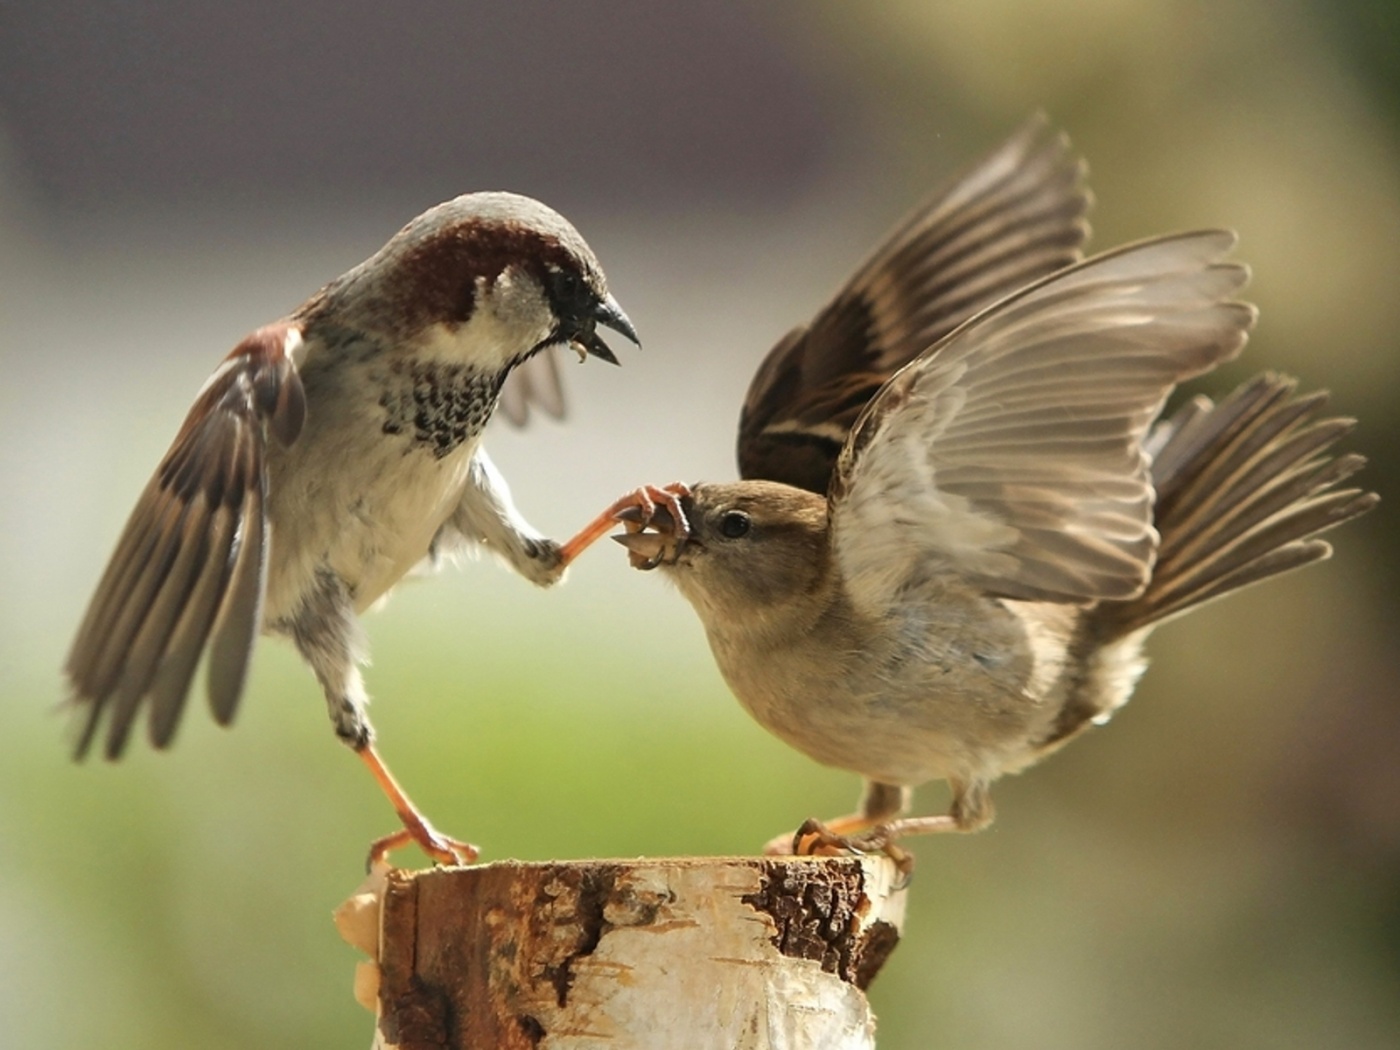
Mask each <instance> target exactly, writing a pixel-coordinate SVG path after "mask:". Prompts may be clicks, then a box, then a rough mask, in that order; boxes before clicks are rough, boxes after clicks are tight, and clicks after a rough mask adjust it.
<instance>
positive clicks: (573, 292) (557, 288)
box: [553, 270, 583, 304]
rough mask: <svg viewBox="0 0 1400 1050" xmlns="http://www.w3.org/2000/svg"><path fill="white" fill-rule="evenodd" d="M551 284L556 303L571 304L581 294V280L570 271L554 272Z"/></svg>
mask: <svg viewBox="0 0 1400 1050" xmlns="http://www.w3.org/2000/svg"><path fill="white" fill-rule="evenodd" d="M553 283H554V300H555V302H557V303H560V304H572V303H574V302H576V301H577V300H578V299H579V298H580V296H581V295H582V294H583V279H582V278H581V277H579V275H578V274H576V273H574V272H573V271H572V270H555V271H554V281H553Z"/></svg>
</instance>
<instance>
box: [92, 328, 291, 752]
mask: <svg viewBox="0 0 1400 1050" xmlns="http://www.w3.org/2000/svg"><path fill="white" fill-rule="evenodd" d="M299 343H300V333H299V331H298V330H297V329H296V328H295V327H293V326H290V325H286V324H281V325H271V326H269V327H267V328H262V329H259V330H258V331H257V332H255V333H253V334H252V335H250V336H249V337H248V338H247V339H245V340H244V341H243V342H242V343H240V344H239V345H238V346H237V347H236V348H235V349H234V350H233V352H232V353H231V354H229V356H228V358H227V359H225V361H224V363H223V365H222V366H221V367H220V369H219V370H218V371H217V372H215V373H214V375H213V377H212V378H211V379H210V380H209V382H208V383H206V384H205V386H204V389H203V390H202V391H200V394H199V397H198V398H197V399H196V400H195V403H194V407H193V408H191V409H190V413H189V415H188V416H187V417H186V418H185V422H184V425H183V426H182V427H181V428H180V433H179V434H178V435H177V436H176V438H175V442H174V444H172V445H171V447H170V451H168V452H167V453H166V454H165V458H164V459H163V460H162V461H161V464H160V467H159V468H158V469H157V470H156V474H155V476H154V477H153V478H151V480H150V482H149V483H148V484H147V486H146V489H145V491H144V492H143V493H142V494H141V498H140V500H139V501H138V502H137V504H136V509H135V510H133V511H132V514H131V517H130V519H129V520H128V521H127V523H126V528H125V530H124V531H123V532H122V535H121V539H120V540H118V541H117V549H116V551H115V552H114V553H113V554H112V559H111V561H110V562H109V563H108V565H107V570H106V572H105V573H104V574H103V576H102V581H101V582H100V583H99V584H98V585H97V592H96V594H94V595H93V598H92V602H91V603H90V604H89V606H88V610H87V614H86V615H85V616H84V617H83V622H82V626H81V627H79V628H78V636H77V638H76V639H75V640H74V642H73V648H72V650H71V652H70V653H69V655H68V662H67V664H66V665H65V670H66V672H67V675H68V679H69V681H70V683H71V685H72V703H73V704H74V706H75V707H76V708H77V716H78V721H79V722H80V726H79V733H78V740H77V744H76V748H75V752H76V755H77V757H79V758H82V757H83V756H84V755H85V754H86V753H87V751H88V748H89V747H90V746H91V744H92V741H93V740H94V738H95V737H96V735H97V733H98V731H99V729H100V728H101V723H102V720H103V719H104V717H105V719H106V722H107V727H106V735H105V744H104V748H103V750H104V752H105V754H106V755H107V757H108V758H116V757H118V756H119V755H120V754H121V752H122V749H123V748H124V747H125V745H126V741H127V737H128V735H129V734H130V731H131V726H132V724H133V722H134V721H135V718H136V715H137V713H138V712H139V710H140V708H141V705H142V703H143V701H144V702H145V703H146V704H147V706H148V708H149V710H150V736H151V741H152V743H153V744H155V746H156V747H164V746H165V745H166V744H168V743H169V742H170V738H171V736H172V735H173V733H174V731H175V725H176V722H177V721H178V720H179V717H180V712H181V710H182V709H183V708H184V705H185V697H186V695H187V694H188V692H189V687H190V681H191V679H192V678H193V676H194V671H195V665H196V664H198V662H199V658H200V656H201V654H203V653H204V652H206V651H207V652H208V653H209V700H210V704H211V705H212V707H213V710H214V716H215V718H216V719H218V721H219V722H221V723H227V722H228V721H229V720H230V719H231V718H232V717H233V713H234V710H235V708H236V707H237V704H238V698H239V695H240V693H241V692H242V689H243V681H244V677H245V675H246V672H247V668H248V659H249V656H250V654H251V650H252V644H253V638H254V636H255V635H256V633H257V630H258V626H259V619H260V615H261V607H262V597H263V592H264V574H265V569H266V564H267V544H268V526H267V509H266V505H267V456H266V452H267V440H268V439H267V433H268V431H271V433H272V434H273V435H274V436H275V437H276V438H277V439H278V441H280V442H281V443H283V444H290V443H291V442H292V441H294V440H296V437H297V435H298V434H299V433H300V432H301V427H302V423H303V422H304V421H305V418H306V401H305V395H304V392H303V390H302V385H301V378H300V376H298V374H297V371H296V366H295V365H294V364H293V363H292V359H291V357H290V353H291V351H292V350H293V349H294V348H295V346H296V345H297V344H299Z"/></svg>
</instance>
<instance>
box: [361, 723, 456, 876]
mask: <svg viewBox="0 0 1400 1050" xmlns="http://www.w3.org/2000/svg"><path fill="white" fill-rule="evenodd" d="M355 753H356V754H358V755H359V756H360V760H361V761H362V762H364V764H365V765H366V766H368V767H369V771H370V773H371V774H373V776H374V779H375V781H376V782H377V783H378V784H379V787H380V788H381V789H382V790H383V792H384V794H385V795H387V796H388V797H389V801H390V802H391V803H392V804H393V806H394V812H396V813H397V814H398V815H399V819H400V820H401V821H403V829H402V830H401V831H396V832H394V833H393V834H390V835H385V836H384V837H383V838H379V839H375V840H374V841H373V842H372V843H370V847H369V863H370V865H371V866H373V865H374V862H375V861H378V860H383V859H384V857H385V855H387V854H388V852H389V851H390V850H394V849H398V848H399V847H400V846H406V845H408V844H409V843H410V842H416V843H417V844H418V846H419V848H420V849H422V851H423V852H424V853H426V854H427V855H428V856H429V857H431V858H432V859H433V861H434V862H436V863H438V864H447V865H454V864H470V863H471V862H472V861H474V860H476V858H477V857H478V856H480V854H481V851H480V850H479V849H477V848H476V847H475V846H473V845H472V844H471V843H470V842H462V841H461V840H459V839H454V838H448V837H447V836H446V835H444V834H442V833H441V832H440V831H438V830H437V829H436V828H434V827H433V826H432V825H431V824H429V823H428V819H427V818H426V817H424V816H423V814H422V813H421V812H420V811H419V809H418V807H417V806H415V805H414V804H413V800H412V799H410V798H409V797H408V795H407V794H406V793H405V792H404V790H403V788H402V787H400V786H399V782H398V781H397V780H395V779H394V774H393V773H391V772H389V767H388V766H387V765H385V764H384V760H383V759H382V758H380V757H379V752H378V751H376V750H375V748H374V745H373V744H372V743H371V744H365V746H364V747H361V748H358V749H356V752H355Z"/></svg>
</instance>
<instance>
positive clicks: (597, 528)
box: [559, 481, 690, 565]
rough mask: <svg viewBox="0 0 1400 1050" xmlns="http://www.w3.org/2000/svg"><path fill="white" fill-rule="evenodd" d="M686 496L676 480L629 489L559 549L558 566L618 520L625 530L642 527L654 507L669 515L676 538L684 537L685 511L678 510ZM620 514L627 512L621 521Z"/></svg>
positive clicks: (687, 529) (686, 527) (687, 491)
mask: <svg viewBox="0 0 1400 1050" xmlns="http://www.w3.org/2000/svg"><path fill="white" fill-rule="evenodd" d="M689 495H690V489H689V488H688V487H687V486H686V485H684V484H682V483H681V482H679V481H673V482H672V483H671V484H669V485H666V486H656V485H643V486H642V487H641V488H639V489H633V490H632V491H631V492H629V493H627V494H626V495H625V496H622V497H620V498H619V499H617V500H615V501H614V502H613V503H612V504H611V505H610V506H609V507H608V509H607V510H605V511H603V513H601V514H599V515H598V516H597V517H596V518H594V519H593V520H592V521H590V522H589V523H588V524H587V525H585V526H584V527H583V528H582V529H580V530H579V532H578V535H576V536H574V538H573V539H571V540H569V541H568V542H567V543H565V544H564V546H563V547H561V548H560V550H559V553H560V555H561V564H562V565H568V564H569V563H570V562H571V561H573V560H574V559H575V558H577V557H578V556H579V555H580V554H582V553H583V552H584V551H585V550H587V549H588V548H589V547H591V546H592V545H593V544H594V543H596V542H597V541H598V540H600V539H602V538H603V537H604V536H606V535H607V534H608V533H609V532H611V531H612V530H613V528H614V527H616V525H617V523H618V522H619V521H626V522H627V523H628V524H629V527H630V526H631V525H633V524H636V525H640V526H642V527H645V526H646V525H647V523H648V522H650V521H651V519H652V518H653V517H654V516H655V515H656V508H657V506H658V504H659V505H660V506H662V507H665V508H666V510H668V511H669V512H670V514H671V518H672V521H673V522H674V528H675V532H676V535H678V536H688V535H689V534H690V523H689V522H688V521H687V520H686V516H685V511H683V510H682V509H681V500H682V499H683V498H684V497H686V496H689ZM624 513H627V516H626V517H625V518H624V517H623V514H624Z"/></svg>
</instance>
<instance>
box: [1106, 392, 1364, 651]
mask: <svg viewBox="0 0 1400 1050" xmlns="http://www.w3.org/2000/svg"><path fill="white" fill-rule="evenodd" d="M1295 386H1296V383H1295V381H1294V380H1291V379H1287V378H1284V377H1281V376H1278V375H1273V374H1265V375H1262V376H1259V377H1258V378H1256V379H1254V380H1251V381H1250V382H1248V383H1246V384H1245V385H1244V386H1241V387H1240V388H1239V389H1237V390H1236V391H1235V392H1234V393H1233V394H1231V395H1230V396H1229V397H1227V398H1225V399H1224V400H1223V401H1221V402H1220V403H1219V404H1212V403H1211V402H1210V401H1209V400H1208V399H1206V398H1196V399H1195V400H1193V401H1191V402H1189V403H1188V404H1187V405H1185V406H1184V407H1183V408H1182V409H1181V410H1180V411H1178V412H1177V413H1176V414H1175V415H1173V416H1172V417H1171V418H1170V419H1169V420H1167V421H1165V422H1164V423H1162V424H1161V425H1160V426H1159V427H1158V428H1157V430H1156V431H1154V433H1153V435H1152V437H1151V439H1150V440H1149V442H1148V444H1147V447H1148V450H1149V451H1150V452H1151V453H1152V455H1153V466H1152V480H1153V487H1154V489H1155V490H1156V493H1157V506H1156V511H1155V514H1154V524H1155V525H1156V527H1157V530H1158V532H1159V534H1160V536H1161V542H1160V544H1159V547H1158V553H1157V561H1156V565H1155V566H1154V568H1153V573H1152V579H1151V582H1150V583H1149V584H1148V586H1147V589H1146V591H1144V592H1143V593H1142V594H1141V595H1140V596H1138V597H1136V598H1133V599H1130V600H1127V601H1121V602H1104V603H1101V604H1100V605H1099V606H1098V607H1097V608H1096V609H1095V611H1094V613H1093V614H1092V616H1093V618H1094V620H1095V621H1097V623H1096V625H1095V626H1096V627H1097V628H1098V630H1097V631H1096V633H1098V634H1099V636H1100V637H1104V636H1107V637H1122V636H1124V635H1127V634H1131V633H1133V632H1134V631H1138V630H1140V629H1142V628H1144V627H1148V626H1151V625H1154V624H1157V623H1161V622H1162V621H1164V620H1166V619H1169V618H1170V617H1173V616H1176V615H1178V614H1179V613H1182V612H1185V611H1186V610H1187V609H1190V608H1194V607H1195V606H1197V605H1201V604H1203V603H1204V602H1207V601H1210V600H1212V599H1214V598H1218V597H1220V596H1221V595H1223V594H1228V593H1230V592H1231V591H1236V590H1239V589H1240V588H1241V587H1245V586H1248V585H1249V584H1252V583H1257V582H1258V581H1260V580H1264V579H1268V578H1269V577H1271V576H1277V575H1278V574H1280V573H1283V572H1287V571H1289V570H1291V569H1296V568H1299V567H1300V566H1303V565H1307V564H1309V563H1311V562H1315V561H1320V560H1322V559H1324V558H1326V557H1328V556H1329V555H1331V553H1332V548H1331V546H1330V545H1328V544H1327V543H1326V542H1324V541H1323V540H1320V539H1317V538H1316V537H1317V536H1319V535H1320V534H1321V533H1323V532H1326V531H1327V530H1329V529H1332V528H1335V527H1336V526H1337V525H1340V524H1342V522H1344V521H1349V520H1351V519H1352V518H1354V517H1357V516H1358V515H1360V514H1364V513H1365V512H1366V511H1368V510H1370V509H1371V508H1372V507H1374V506H1375V505H1376V503H1377V502H1378V500H1379V497H1377V496H1376V494H1375V493H1372V492H1366V491H1364V490H1361V489H1356V488H1348V489H1336V488H1335V486H1336V485H1337V484H1339V483H1340V482H1342V481H1344V480H1345V479H1346V478H1348V477H1350V476H1351V475H1352V474H1354V473H1355V472H1356V471H1358V470H1360V469H1361V467H1362V466H1363V465H1364V464H1365V462H1366V460H1365V458H1364V457H1362V456H1359V455H1357V454H1355V453H1349V454H1346V455H1342V456H1336V457H1333V456H1332V455H1330V454H1329V452H1328V450H1329V449H1330V448H1331V446H1332V445H1333V444H1335V443H1336V442H1337V441H1338V440H1339V439H1341V438H1342V437H1344V436H1345V435H1346V434H1348V433H1350V432H1351V430H1352V428H1353V427H1354V426H1355V422H1354V421H1353V420H1350V419H1342V418H1330V419H1317V420H1315V419H1314V418H1313V417H1314V416H1315V414H1316V413H1317V412H1318V411H1319V410H1320V409H1321V408H1322V407H1323V406H1324V405H1325V404H1326V402H1327V395H1326V394H1325V393H1314V394H1308V395H1304V396H1301V397H1294V396H1293V391H1294V388H1295Z"/></svg>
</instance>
